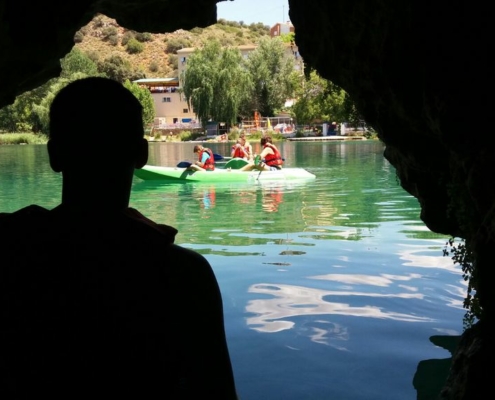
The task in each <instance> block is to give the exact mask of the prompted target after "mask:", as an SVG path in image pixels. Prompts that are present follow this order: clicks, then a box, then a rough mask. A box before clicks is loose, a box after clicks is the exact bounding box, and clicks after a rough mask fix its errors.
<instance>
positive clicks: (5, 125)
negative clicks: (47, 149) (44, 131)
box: [0, 83, 49, 132]
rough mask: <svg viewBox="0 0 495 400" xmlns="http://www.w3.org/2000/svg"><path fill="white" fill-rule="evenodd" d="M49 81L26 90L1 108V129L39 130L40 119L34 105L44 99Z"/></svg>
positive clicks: (9, 130)
mask: <svg viewBox="0 0 495 400" xmlns="http://www.w3.org/2000/svg"><path fill="white" fill-rule="evenodd" d="M48 87H49V83H45V84H44V85H42V86H40V87H38V88H36V89H33V90H30V91H28V92H24V93H23V94H21V95H19V96H17V97H16V99H15V102H14V103H13V104H11V105H8V106H6V107H3V108H2V109H1V110H0V130H6V131H8V132H29V131H33V132H38V131H39V130H40V129H41V125H40V121H39V118H38V116H37V114H36V113H35V112H34V110H33V107H34V105H35V104H38V103H40V102H41V101H42V99H43V98H44V96H45V94H46V90H47V88H48Z"/></svg>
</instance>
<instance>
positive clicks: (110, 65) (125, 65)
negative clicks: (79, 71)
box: [98, 42, 145, 83]
mask: <svg viewBox="0 0 495 400" xmlns="http://www.w3.org/2000/svg"><path fill="white" fill-rule="evenodd" d="M138 43H139V42H138ZM98 71H100V72H102V73H103V74H104V75H105V76H106V77H108V78H110V79H114V80H116V81H117V82H120V83H124V82H125V81H126V80H127V79H129V80H130V81H135V80H137V79H142V78H144V77H145V75H144V73H143V72H142V71H136V70H134V69H133V68H132V65H131V63H130V62H129V61H127V60H125V59H124V58H122V57H121V56H119V55H118V54H113V55H111V56H110V57H108V58H106V59H105V60H104V61H102V62H99V63H98Z"/></svg>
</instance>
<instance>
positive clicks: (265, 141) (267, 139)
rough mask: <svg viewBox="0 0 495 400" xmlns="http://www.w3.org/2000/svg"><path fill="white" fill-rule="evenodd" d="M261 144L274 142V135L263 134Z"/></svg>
mask: <svg viewBox="0 0 495 400" xmlns="http://www.w3.org/2000/svg"><path fill="white" fill-rule="evenodd" d="M260 143H261V145H262V146H263V145H265V144H267V143H273V142H272V137H271V136H263V137H262V138H261V140H260Z"/></svg>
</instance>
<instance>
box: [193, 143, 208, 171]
mask: <svg viewBox="0 0 495 400" xmlns="http://www.w3.org/2000/svg"><path fill="white" fill-rule="evenodd" d="M194 153H197V154H198V161H196V162H194V163H193V164H191V166H190V167H189V168H188V169H191V170H195V171H213V170H214V169H215V157H214V156H213V152H212V151H211V150H210V149H208V148H207V147H203V146H201V145H200V144H197V145H196V146H194Z"/></svg>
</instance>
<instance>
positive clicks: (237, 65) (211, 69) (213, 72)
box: [180, 41, 252, 126]
mask: <svg viewBox="0 0 495 400" xmlns="http://www.w3.org/2000/svg"><path fill="white" fill-rule="evenodd" d="M180 80H181V87H182V93H183V94H184V97H185V99H186V101H187V103H188V104H189V107H190V108H192V109H193V110H194V112H195V113H196V115H197V116H198V118H199V119H200V121H201V123H202V124H203V126H206V123H207V122H208V120H214V121H218V122H225V123H227V124H228V125H232V124H235V123H236V122H237V116H238V114H239V108H240V106H241V104H242V103H243V102H244V101H246V99H247V96H248V95H249V89H250V88H251V86H252V83H251V80H250V75H249V73H248V72H247V70H246V68H245V65H244V60H243V58H242V55H241V52H240V51H239V49H237V48H231V47H226V48H222V46H221V45H220V43H218V42H216V41H212V42H208V43H206V44H205V46H204V47H202V48H200V49H197V50H195V51H194V52H193V53H192V54H191V55H190V56H189V57H188V59H187V67H186V69H185V70H184V71H183V72H182V75H181V76H180Z"/></svg>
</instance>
